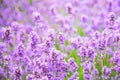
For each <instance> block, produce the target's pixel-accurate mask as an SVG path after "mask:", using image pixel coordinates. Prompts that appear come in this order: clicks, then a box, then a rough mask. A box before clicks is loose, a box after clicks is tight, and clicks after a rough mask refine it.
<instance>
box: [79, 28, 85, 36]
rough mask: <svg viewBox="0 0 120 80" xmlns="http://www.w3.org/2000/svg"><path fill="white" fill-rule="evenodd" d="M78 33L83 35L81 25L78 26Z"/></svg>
mask: <svg viewBox="0 0 120 80" xmlns="http://www.w3.org/2000/svg"><path fill="white" fill-rule="evenodd" d="M78 34H79V35H80V36H84V30H83V28H81V27H79V28H78Z"/></svg>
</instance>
